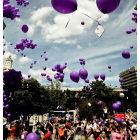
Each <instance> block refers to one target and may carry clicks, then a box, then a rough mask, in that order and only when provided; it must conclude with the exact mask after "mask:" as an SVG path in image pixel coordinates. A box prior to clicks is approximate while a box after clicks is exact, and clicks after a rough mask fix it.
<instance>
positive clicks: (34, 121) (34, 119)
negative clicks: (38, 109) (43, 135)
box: [32, 116, 38, 132]
mask: <svg viewBox="0 0 140 140" xmlns="http://www.w3.org/2000/svg"><path fill="white" fill-rule="evenodd" d="M37 122H38V121H37V117H35V118H34V116H33V129H32V132H34V131H35V125H36V123H37Z"/></svg>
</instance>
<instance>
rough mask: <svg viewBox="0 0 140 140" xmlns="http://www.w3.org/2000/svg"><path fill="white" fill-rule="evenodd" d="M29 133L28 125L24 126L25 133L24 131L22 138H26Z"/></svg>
mask: <svg viewBox="0 0 140 140" xmlns="http://www.w3.org/2000/svg"><path fill="white" fill-rule="evenodd" d="M27 134H28V132H27V127H26V126H25V127H23V133H22V136H21V139H22V140H26V137H27Z"/></svg>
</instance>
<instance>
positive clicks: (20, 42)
mask: <svg viewBox="0 0 140 140" xmlns="http://www.w3.org/2000/svg"><path fill="white" fill-rule="evenodd" d="M22 47H23V42H22V41H19V42H17V44H16V48H17V49H20V48H22Z"/></svg>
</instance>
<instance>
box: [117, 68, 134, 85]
mask: <svg viewBox="0 0 140 140" xmlns="http://www.w3.org/2000/svg"><path fill="white" fill-rule="evenodd" d="M129 70H131V71H132V72H131V73H130V72H129ZM119 77H120V78H123V82H122V83H121V87H130V86H132V87H136V86H137V67H131V68H130V69H127V70H125V71H122V72H121V73H120V74H119Z"/></svg>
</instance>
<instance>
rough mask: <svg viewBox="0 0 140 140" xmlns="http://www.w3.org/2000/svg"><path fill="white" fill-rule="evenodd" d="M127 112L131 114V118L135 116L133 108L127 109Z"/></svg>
mask: <svg viewBox="0 0 140 140" xmlns="http://www.w3.org/2000/svg"><path fill="white" fill-rule="evenodd" d="M127 112H128V113H129V114H130V118H131V117H133V111H132V110H131V109H127Z"/></svg>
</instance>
